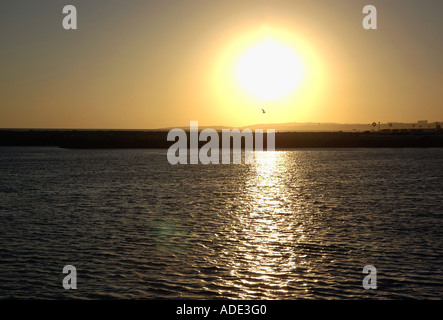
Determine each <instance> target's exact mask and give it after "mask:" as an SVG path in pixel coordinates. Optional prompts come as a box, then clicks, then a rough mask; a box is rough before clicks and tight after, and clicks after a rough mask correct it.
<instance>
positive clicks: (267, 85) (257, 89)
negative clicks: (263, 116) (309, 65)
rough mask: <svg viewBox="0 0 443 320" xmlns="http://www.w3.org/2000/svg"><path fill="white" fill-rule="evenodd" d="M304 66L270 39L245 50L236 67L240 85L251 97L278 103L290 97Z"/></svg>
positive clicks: (285, 47) (288, 51)
mask: <svg viewBox="0 0 443 320" xmlns="http://www.w3.org/2000/svg"><path fill="white" fill-rule="evenodd" d="M303 74H304V68H303V63H302V61H301V59H300V58H299V57H298V56H297V54H296V53H295V52H294V51H293V50H291V49H290V48H289V47H287V46H285V45H283V44H281V43H278V42H276V41H275V40H273V39H267V40H265V41H263V42H261V43H259V44H256V45H255V46H253V47H251V48H249V49H248V50H246V52H245V53H244V54H243V55H241V57H240V58H239V60H238V62H237V66H236V77H237V80H238V82H239V84H240V85H241V86H242V87H243V88H244V89H245V90H246V91H247V92H248V93H249V94H251V95H253V96H255V97H257V98H260V99H263V100H266V101H270V100H277V99H279V98H282V97H284V96H286V95H288V94H289V93H291V92H292V91H293V90H294V89H295V88H296V87H297V86H298V85H299V84H300V82H301V81H302V79H303Z"/></svg>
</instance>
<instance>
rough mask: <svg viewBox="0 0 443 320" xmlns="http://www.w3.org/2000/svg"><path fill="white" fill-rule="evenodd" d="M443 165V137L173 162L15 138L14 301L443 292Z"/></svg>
mask: <svg viewBox="0 0 443 320" xmlns="http://www.w3.org/2000/svg"><path fill="white" fill-rule="evenodd" d="M442 164H443V149H441V148H436V149H427V148H423V149H407V148H405V149H388V148H386V149H385V148H381V149H377V148H362V149H353V148H349V149H294V150H279V151H272V152H271V151H264V152H254V159H253V162H252V163H250V164H244V163H243V164H224V165H222V164H220V165H216V164H209V165H203V164H198V165H191V164H190V165H171V164H170V163H169V162H168V160H167V150H166V149H158V150H157V149H155V150H154V149H84V150H81V149H62V148H55V147H54V148H52V147H0V299H49V300H51V299H202V300H209V299H211V300H212V299H233V300H242V299H252V300H297V299H313V300H330V299H352V300H353V299H382V300H383V299H386V300H391V299H441V298H442V296H443V228H442V227H443V193H442V191H443V166H442ZM65 266H71V267H67V268H68V269H66V268H65ZM367 266H369V267H367ZM365 267H366V268H369V269H370V270H371V271H370V272H369V271H367V269H365ZM67 270H69V271H67ZM365 270H366V271H365ZM68 280H69V281H68ZM66 283H68V288H66V287H65V286H66ZM368 283H370V285H371V287H370V288H367V284H368ZM365 284H366V286H365ZM69 286H70V287H69ZM74 286H75V288H73V287H74Z"/></svg>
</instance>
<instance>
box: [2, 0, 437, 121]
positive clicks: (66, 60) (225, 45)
mask: <svg viewBox="0 0 443 320" xmlns="http://www.w3.org/2000/svg"><path fill="white" fill-rule="evenodd" d="M66 4H67V3H66ZM66 4H65V3H61V2H60V1H49V0H47V1H25V0H14V1H10V0H5V1H2V2H1V4H0V41H1V50H0V70H1V72H0V127H1V128H97V129H105V128H114V129H148V128H162V127H175V126H188V125H189V121H191V120H196V121H199V125H202V126H219V125H226V126H247V125H253V124H258V123H284V122H339V123H371V122H373V121H377V122H378V121H380V122H389V121H392V122H416V121H417V120H424V119H427V120H429V121H441V120H443V94H442V90H441V86H442V83H443V62H442V59H441V57H442V56H443V55H442V53H443V40H442V39H443V38H442V37H441V31H442V30H443V19H441V15H442V12H443V10H442V9H443V2H442V1H440V0H438V1H434V0H424V1H412V0H411V1H409V0H404V1H381V0H374V1H370V2H368V1H359V0H337V1H326V0H323V1H317V0H309V1H308V0H303V1H296V0H290V1H283V0H282V1H280V0H272V1H265V0H262V1H260V0H255V1H243V0H223V1H221V0H220V1H219V0H211V1H203V0H199V1H197V0H182V1H178V0H177V1H171V0H164V1H142V0H140V1H133V0H131V1H112V0H108V1H104V0H94V1H69V4H71V5H74V6H76V8H77V14H78V22H77V24H78V29H77V30H64V29H63V27H62V20H63V17H64V15H63V14H62V9H63V6H64V5H66ZM367 4H372V5H374V6H376V8H377V14H378V21H377V22H378V23H377V24H378V29H377V30H365V29H363V27H362V20H363V18H364V16H365V14H363V13H362V9H363V7H364V6H365V5H367ZM267 58H269V59H267ZM261 62H263V63H261ZM275 70H277V71H278V70H280V71H281V72H280V73H279V72H276V71H275ZM291 81H292V82H291ZM286 89H287V90H286ZM282 92H283V93H282ZM261 108H264V109H265V110H266V113H265V114H264V113H262V111H261Z"/></svg>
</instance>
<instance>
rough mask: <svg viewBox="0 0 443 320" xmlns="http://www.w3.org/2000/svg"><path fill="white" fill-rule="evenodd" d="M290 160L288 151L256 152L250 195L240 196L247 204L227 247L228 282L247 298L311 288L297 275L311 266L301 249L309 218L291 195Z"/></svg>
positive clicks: (247, 184)
mask: <svg viewBox="0 0 443 320" xmlns="http://www.w3.org/2000/svg"><path fill="white" fill-rule="evenodd" d="M287 161H288V158H287V157H286V154H285V152H278V151H275V152H269V151H268V152H255V158H254V162H253V163H252V164H251V167H250V170H249V174H248V177H247V179H246V182H245V195H244V196H242V197H240V198H239V199H237V201H240V202H241V204H240V205H241V206H243V207H244V208H245V210H242V211H241V213H240V212H239V211H237V212H236V214H237V216H236V217H235V218H236V223H235V224H234V225H233V226H231V227H232V228H231V232H232V234H233V235H234V236H232V238H231V241H230V242H231V243H232V246H229V247H226V248H225V249H224V252H223V256H224V257H225V258H228V257H229V259H227V262H228V266H229V268H230V273H229V274H230V278H229V279H225V283H224V287H225V288H226V287H235V288H236V291H240V292H242V294H241V295H240V297H241V298H245V299H254V298H271V297H276V296H283V297H284V296H288V297H289V296H294V290H300V289H303V291H304V292H306V290H307V289H306V288H305V285H306V283H303V282H302V281H301V279H299V278H298V277H297V273H298V272H299V269H300V268H302V269H304V270H305V272H306V268H307V267H306V264H307V262H306V255H302V254H298V253H297V251H296V249H295V245H296V244H297V242H298V241H300V239H302V237H303V224H302V223H301V222H300V221H299V220H298V219H297V214H296V212H294V207H293V204H294V199H291V198H290V197H291V196H290V195H291V192H289V190H288V188H290V187H291V183H292V184H293V182H291V179H290V178H289V177H290V176H291V175H290V174H288V172H287V171H288V166H287ZM292 194H293V192H292ZM307 271H309V270H307ZM222 291H224V290H222ZM227 291H228V289H227ZM220 293H223V292H220Z"/></svg>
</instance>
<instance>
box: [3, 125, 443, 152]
mask: <svg viewBox="0 0 443 320" xmlns="http://www.w3.org/2000/svg"><path fill="white" fill-rule="evenodd" d="M265 132H266V131H265ZM167 134H168V132H167V131H141V130H139V131H136V130H133V131H131V130H42V129H34V130H31V129H29V130H28V129H0V146H56V147H61V148H81V149H91V148H94V149H104V148H151V149H162V148H169V147H170V146H171V145H172V144H173V143H174V142H173V141H167ZM221 140H222V139H221V133H220V134H219V141H220V144H221ZM263 140H264V141H263V142H264V147H266V133H265V134H264V137H263ZM205 143H206V142H200V143H199V145H200V146H202V145H204V144H205ZM188 145H189V138H188ZM275 147H276V149H287V148H441V147H443V132H442V130H441V129H439V130H437V129H432V130H431V129H422V130H418V129H416V130H382V131H380V132H378V131H377V132H372V131H365V132H276V135H275Z"/></svg>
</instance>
